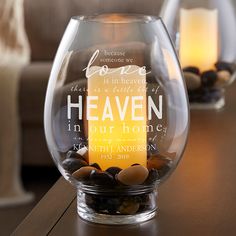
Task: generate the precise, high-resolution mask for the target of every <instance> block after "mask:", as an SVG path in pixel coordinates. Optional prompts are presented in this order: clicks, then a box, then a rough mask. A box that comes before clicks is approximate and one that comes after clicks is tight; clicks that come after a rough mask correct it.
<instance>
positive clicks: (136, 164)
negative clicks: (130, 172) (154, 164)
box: [131, 163, 140, 166]
mask: <svg viewBox="0 0 236 236" xmlns="http://www.w3.org/2000/svg"><path fill="white" fill-rule="evenodd" d="M131 166H140V164H138V163H135V164H133V165H131Z"/></svg>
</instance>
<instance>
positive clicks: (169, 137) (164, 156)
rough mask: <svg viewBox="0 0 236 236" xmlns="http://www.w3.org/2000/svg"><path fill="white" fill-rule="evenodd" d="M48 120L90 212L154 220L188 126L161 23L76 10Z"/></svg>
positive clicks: (54, 145)
mask: <svg viewBox="0 0 236 236" xmlns="http://www.w3.org/2000/svg"><path fill="white" fill-rule="evenodd" d="M44 123H45V134H46V139H47V143H48V147H49V150H50V152H51V155H52V157H53V160H54V162H55V163H56V165H57V167H58V169H59V170H60V172H61V174H62V175H63V176H64V177H65V179H66V180H68V181H69V182H70V183H71V184H73V185H74V186H76V188H77V190H78V195H77V199H78V204H77V211H78V214H79V215H80V216H81V217H82V218H83V219H85V220H88V221H92V222H96V223H103V224H130V223H137V222H143V221H145V220H148V219H150V218H152V217H153V216H154V215H155V214H156V210H157V188H158V186H159V184H160V183H161V182H163V181H164V180H165V179H166V178H167V177H168V176H169V175H170V174H171V172H173V170H174V169H175V167H176V166H177V164H178V162H179V160H180V158H181V156H182V154H183V151H184V148H185V143H186V139H187V134H188V126H189V111H188V101H187V96H186V89H185V84H184V81H183V78H182V74H181V69H180V66H179V62H178V59H177V57H176V54H175V51H174V49H173V46H172V44H171V41H170V38H169V36H168V33H167V31H166V29H165V27H164V25H163V23H162V21H161V20H160V19H159V18H156V17H153V16H145V15H125V14H105V15H97V16H78V17H73V18H72V19H71V20H70V23H69V25H68V27H67V29H66V31H65V34H64V36H63V38H62V41H61V44H60V46H59V49H58V52H57V54H56V57H55V60H54V63H53V67H52V71H51V75H50V79H49V84H48V89H47V95H46V102H45V115H44Z"/></svg>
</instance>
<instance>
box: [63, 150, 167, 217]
mask: <svg viewBox="0 0 236 236" xmlns="http://www.w3.org/2000/svg"><path fill="white" fill-rule="evenodd" d="M171 164H172V161H171V160H170V159H169V158H167V157H164V156H162V155H160V154H155V155H152V156H149V157H148V160H147V167H144V166H142V165H139V164H136V163H134V164H133V165H132V166H129V167H128V168H125V169H121V168H119V167H115V166H114V167H109V168H108V169H106V170H101V168H100V166H99V164H98V163H93V164H89V162H88V153H87V152H85V153H84V155H80V154H79V153H78V152H75V151H68V152H67V154H66V158H65V160H64V161H63V162H62V167H63V168H64V170H65V171H66V172H67V173H68V174H69V175H70V176H71V177H72V178H73V179H74V180H75V181H79V182H81V183H83V184H85V185H87V186H95V187H99V188H100V190H104V191H105V192H106V190H110V189H111V188H112V192H113V194H110V195H108V196H104V195H95V194H89V193H86V194H85V197H84V199H85V200H84V201H85V204H86V205H87V206H88V207H89V208H90V209H92V210H93V211H95V212H97V213H103V214H105V213H107V214H136V213H137V212H140V213H142V212H144V211H146V210H148V209H150V207H152V203H151V202H152V199H151V197H152V194H150V191H149V192H147V193H146V192H145V193H143V194H139V195H137V194H136V195H133V194H130V192H132V190H135V189H137V188H139V187H144V188H145V187H149V189H151V192H153V188H154V186H155V183H157V182H158V181H160V179H161V178H162V177H163V176H165V175H166V174H167V173H168V172H169V170H170V168H171ZM150 186H153V188H150Z"/></svg>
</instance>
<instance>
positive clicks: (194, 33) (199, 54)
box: [179, 8, 218, 72]
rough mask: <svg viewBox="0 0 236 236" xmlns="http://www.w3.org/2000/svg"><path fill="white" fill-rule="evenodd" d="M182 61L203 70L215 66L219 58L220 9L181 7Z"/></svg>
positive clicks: (184, 64)
mask: <svg viewBox="0 0 236 236" xmlns="http://www.w3.org/2000/svg"><path fill="white" fill-rule="evenodd" d="M179 53H180V62H181V64H182V67H183V68H184V67H187V66H195V67H198V68H199V69H200V70H201V71H202V72H203V71H206V70H210V69H213V68H214V64H215V63H216V62H217V58H218V11H217V10H207V9H201V8H197V9H190V10H186V9H181V11H180V52H179Z"/></svg>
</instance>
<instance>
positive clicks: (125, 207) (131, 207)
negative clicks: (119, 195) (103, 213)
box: [118, 201, 139, 215]
mask: <svg viewBox="0 0 236 236" xmlns="http://www.w3.org/2000/svg"><path fill="white" fill-rule="evenodd" d="M138 209H139V203H137V202H134V201H124V202H123V203H122V205H121V206H120V207H119V209H118V210H119V212H120V213H121V214H124V215H133V214H135V213H136V212H137V211H138Z"/></svg>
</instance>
